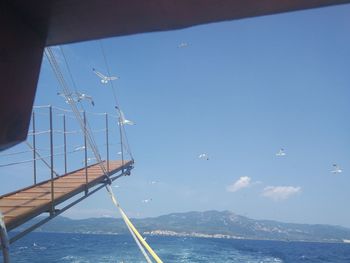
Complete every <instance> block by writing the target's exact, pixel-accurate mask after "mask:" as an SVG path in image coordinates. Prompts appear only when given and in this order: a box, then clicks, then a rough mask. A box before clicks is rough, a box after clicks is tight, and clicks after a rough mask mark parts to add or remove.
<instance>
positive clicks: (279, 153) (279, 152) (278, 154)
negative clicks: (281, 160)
mask: <svg viewBox="0 0 350 263" xmlns="http://www.w3.org/2000/svg"><path fill="white" fill-rule="evenodd" d="M276 156H286V153H285V152H284V149H283V148H281V149H280V150H279V151H278V153H276Z"/></svg>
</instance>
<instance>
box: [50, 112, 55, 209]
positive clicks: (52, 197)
mask: <svg viewBox="0 0 350 263" xmlns="http://www.w3.org/2000/svg"><path fill="white" fill-rule="evenodd" d="M49 109H50V168H51V211H50V214H51V215H53V214H54V213H55V204H54V198H55V196H54V180H53V176H54V173H55V171H54V170H53V125H52V106H50V108H49Z"/></svg>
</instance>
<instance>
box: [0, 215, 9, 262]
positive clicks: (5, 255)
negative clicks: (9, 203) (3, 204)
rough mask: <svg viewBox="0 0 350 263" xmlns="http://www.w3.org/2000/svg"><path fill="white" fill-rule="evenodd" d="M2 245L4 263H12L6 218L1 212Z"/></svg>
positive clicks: (0, 240)
mask: <svg viewBox="0 0 350 263" xmlns="http://www.w3.org/2000/svg"><path fill="white" fill-rule="evenodd" d="M0 245H1V249H2V255H3V258H4V263H10V244H9V239H8V235H7V231H6V226H5V222H4V217H3V215H2V213H1V211H0Z"/></svg>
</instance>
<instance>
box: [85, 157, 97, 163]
mask: <svg viewBox="0 0 350 263" xmlns="http://www.w3.org/2000/svg"><path fill="white" fill-rule="evenodd" d="M93 160H96V158H95V157H89V158H87V159H86V162H87V163H91V162H92V161H93ZM82 163H83V164H84V163H85V160H83V161H82Z"/></svg>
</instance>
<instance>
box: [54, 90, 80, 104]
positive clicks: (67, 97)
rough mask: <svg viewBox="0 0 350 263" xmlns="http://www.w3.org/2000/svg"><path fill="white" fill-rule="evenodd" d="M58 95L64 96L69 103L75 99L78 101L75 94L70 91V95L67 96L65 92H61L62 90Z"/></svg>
mask: <svg viewBox="0 0 350 263" xmlns="http://www.w3.org/2000/svg"><path fill="white" fill-rule="evenodd" d="M57 95H58V96H60V97H62V98H64V101H65V102H66V103H67V104H70V103H71V102H73V101H75V102H77V100H76V98H75V96H74V94H72V93H70V94H69V96H66V95H65V94H64V93H61V92H57Z"/></svg>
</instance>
